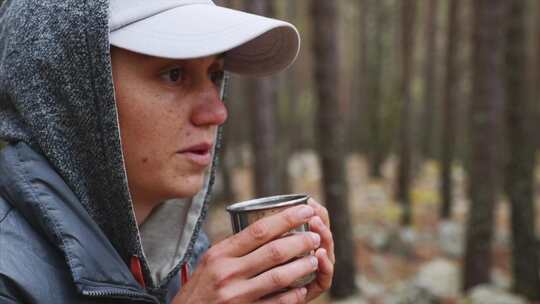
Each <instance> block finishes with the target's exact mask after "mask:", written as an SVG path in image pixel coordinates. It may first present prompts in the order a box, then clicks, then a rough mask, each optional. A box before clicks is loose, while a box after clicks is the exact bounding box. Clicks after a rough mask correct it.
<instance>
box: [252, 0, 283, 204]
mask: <svg viewBox="0 0 540 304" xmlns="http://www.w3.org/2000/svg"><path fill="white" fill-rule="evenodd" d="M245 5H246V8H247V10H248V11H249V12H252V13H254V14H257V15H263V16H272V15H273V7H272V3H271V2H270V1H265V0H250V1H247V2H245ZM248 92H249V104H250V109H251V111H250V112H251V115H250V117H251V145H252V149H253V155H254V175H255V195H256V196H267V195H274V194H278V193H279V187H278V185H279V183H278V178H279V172H278V171H279V170H278V168H277V166H276V161H277V159H276V158H275V156H276V153H274V151H275V149H276V147H277V141H276V129H277V128H276V126H277V121H278V120H277V118H276V99H277V83H276V79H275V78H270V77H268V78H257V79H255V78H253V79H251V80H250V83H249V88H248Z"/></svg>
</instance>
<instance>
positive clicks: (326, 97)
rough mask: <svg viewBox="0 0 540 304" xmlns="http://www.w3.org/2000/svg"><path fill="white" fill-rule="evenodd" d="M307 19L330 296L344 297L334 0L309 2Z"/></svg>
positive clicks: (347, 258) (351, 274)
mask: <svg viewBox="0 0 540 304" xmlns="http://www.w3.org/2000/svg"><path fill="white" fill-rule="evenodd" d="M311 16H312V22H313V23H312V24H313V30H312V32H313V33H317V39H313V50H314V55H315V56H314V60H315V64H314V67H315V84H316V92H317V97H318V109H317V111H316V113H317V114H316V118H317V121H316V127H317V133H318V134H317V139H318V142H317V146H318V151H319V155H320V158H321V167H322V173H323V189H324V194H325V196H324V201H325V203H326V206H327V208H328V211H329V213H330V217H331V221H332V233H333V235H334V241H335V252H336V264H335V273H334V281H333V284H332V287H331V289H330V294H331V296H332V297H334V298H344V297H347V296H350V295H352V294H354V293H355V292H357V287H356V285H355V269H356V267H355V255H354V253H355V251H354V243H353V239H352V231H351V227H352V226H351V220H350V212H349V208H348V198H347V197H348V190H347V182H346V179H345V168H344V159H345V154H344V148H345V145H344V139H345V132H344V131H345V130H344V125H343V113H342V112H341V111H340V109H339V107H338V104H339V91H338V88H339V86H338V85H339V79H338V67H339V53H338V48H337V45H338V43H337V1H328V0H312V1H311Z"/></svg>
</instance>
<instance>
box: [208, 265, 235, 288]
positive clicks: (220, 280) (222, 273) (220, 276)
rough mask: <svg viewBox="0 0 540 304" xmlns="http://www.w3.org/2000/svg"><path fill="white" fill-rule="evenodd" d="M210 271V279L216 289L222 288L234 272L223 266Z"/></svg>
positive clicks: (232, 276)
mask: <svg viewBox="0 0 540 304" xmlns="http://www.w3.org/2000/svg"><path fill="white" fill-rule="evenodd" d="M220 268H221V269H220V270H218V271H215V272H213V273H212V280H213V282H214V286H215V287H216V288H217V289H222V288H224V287H225V286H227V284H228V283H229V282H230V281H231V280H232V279H233V278H234V276H235V273H234V271H231V270H229V269H227V268H225V267H220Z"/></svg>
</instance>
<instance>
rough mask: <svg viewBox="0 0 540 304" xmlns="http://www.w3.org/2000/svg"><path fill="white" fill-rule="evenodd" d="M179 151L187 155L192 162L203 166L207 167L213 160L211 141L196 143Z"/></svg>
mask: <svg viewBox="0 0 540 304" xmlns="http://www.w3.org/2000/svg"><path fill="white" fill-rule="evenodd" d="M178 153H180V154H181V155H183V156H185V157H186V158H187V159H188V160H189V161H191V162H192V163H194V164H196V165H198V166H201V167H206V166H208V165H210V163H211V162H212V144H211V143H200V144H196V145H193V146H191V147H189V148H186V149H183V150H181V151H179V152H178Z"/></svg>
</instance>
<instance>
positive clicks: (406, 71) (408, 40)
mask: <svg viewBox="0 0 540 304" xmlns="http://www.w3.org/2000/svg"><path fill="white" fill-rule="evenodd" d="M415 17H416V1H415V0H403V1H401V48H402V53H401V93H402V106H401V115H400V137H399V140H400V145H399V168H398V170H399V171H398V190H397V200H398V201H399V202H401V204H402V206H403V214H402V216H401V224H402V225H404V226H407V225H410V224H411V221H412V215H411V213H412V211H411V194H410V192H411V189H410V188H411V178H412V176H411V175H412V174H411V163H412V151H411V149H412V147H411V128H412V125H411V114H412V111H411V110H412V109H411V107H412V95H411V80H412V76H413V75H412V74H413V58H414V57H413V54H414V36H415V35H414V28H415V26H414V23H415V22H414V20H415Z"/></svg>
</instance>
